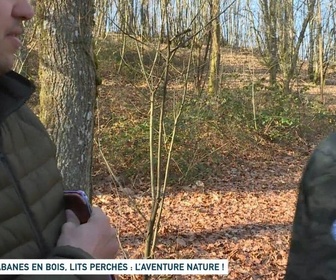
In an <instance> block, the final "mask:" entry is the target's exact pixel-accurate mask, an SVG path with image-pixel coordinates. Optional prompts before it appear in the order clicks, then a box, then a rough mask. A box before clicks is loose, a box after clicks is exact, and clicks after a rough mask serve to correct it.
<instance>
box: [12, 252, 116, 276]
mask: <svg viewBox="0 0 336 280" xmlns="http://www.w3.org/2000/svg"><path fill="white" fill-rule="evenodd" d="M48 259H92V256H91V255H89V254H88V253H86V252H85V251H83V250H81V249H79V248H74V247H71V246H61V247H56V248H54V249H53V251H52V252H51V254H50V255H49V256H48ZM15 280H114V276H110V275H20V276H18V277H17V278H15Z"/></svg>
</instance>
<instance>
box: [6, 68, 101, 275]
mask: <svg viewBox="0 0 336 280" xmlns="http://www.w3.org/2000/svg"><path fill="white" fill-rule="evenodd" d="M33 91H34V86H33V85H32V84H31V83H30V82H29V81H28V80H26V79H25V78H23V77H22V76H20V75H18V74H17V73H15V72H9V73H7V74H5V75H2V76H0V258H7V259H8V258H13V259H16V258H20V259H26V258H27V259H29V258H68V259H69V258H74V259H82V258H91V256H90V255H88V254H87V253H86V252H84V251H82V250H80V249H78V248H73V247H70V246H64V247H56V243H57V239H58V237H59V235H60V232H61V227H62V225H63V224H64V222H65V211H64V202H63V185H62V179H61V176H60V173H59V171H58V169H57V167H56V160H55V146H54V145H53V143H52V142H51V140H50V138H49V136H48V133H47V132H46V130H45V128H44V127H43V125H42V124H41V123H40V121H39V120H38V118H37V117H36V116H35V115H34V114H33V113H32V111H31V110H30V109H29V108H28V107H27V106H26V105H25V102H26V101H27V100H28V99H29V97H30V95H31V94H32V92H33ZM0 261H1V260H0ZM0 279H22V280H28V279H30V280H33V279H46V280H51V279H61V280H75V279H97V280H98V279H107V278H106V276H71V275H64V276H26V275H22V276H4V275H1V272H0Z"/></svg>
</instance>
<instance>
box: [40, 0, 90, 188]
mask: <svg viewBox="0 0 336 280" xmlns="http://www.w3.org/2000/svg"><path fill="white" fill-rule="evenodd" d="M37 15H38V19H39V22H41V25H40V36H41V38H40V40H39V60H40V69H39V76H40V82H41V90H40V105H41V113H40V117H41V119H42V121H43V122H44V124H45V125H46V127H47V128H48V131H49V133H50V135H51V137H52V139H53V140H54V142H55V144H56V147H57V158H58V165H59V168H60V170H61V173H62V175H63V178H64V182H65V186H66V188H69V189H83V190H85V191H86V192H88V194H91V162H92V141H93V124H94V108H95V97H96V72H95V71H96V68H95V64H94V60H93V50H92V29H93V15H94V2H93V0H86V1H80V0H74V1H46V0H45V1H39V2H38V7H37Z"/></svg>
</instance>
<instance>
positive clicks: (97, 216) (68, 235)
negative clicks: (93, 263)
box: [57, 207, 119, 259]
mask: <svg viewBox="0 0 336 280" xmlns="http://www.w3.org/2000/svg"><path fill="white" fill-rule="evenodd" d="M66 216H67V222H66V223H65V224H64V225H63V227H62V233H61V235H60V237H59V239H58V242H57V246H72V247H76V248H80V249H82V250H83V251H85V252H87V253H89V254H90V255H91V256H92V257H94V258H96V259H113V258H115V256H116V254H117V251H118V248H119V243H118V240H117V235H116V230H115V229H114V228H113V227H111V226H110V222H109V218H108V217H107V216H106V215H105V214H104V212H103V211H102V210H101V209H100V208H98V207H93V209H92V215H91V217H90V219H89V220H88V222H87V223H85V224H80V222H79V220H78V218H77V216H76V215H75V213H74V212H72V211H71V210H66Z"/></svg>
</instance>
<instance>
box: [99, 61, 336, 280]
mask: <svg viewBox="0 0 336 280" xmlns="http://www.w3.org/2000/svg"><path fill="white" fill-rule="evenodd" d="M229 59H230V58H228V59H227V63H228V61H229ZM231 59H232V61H237V60H240V61H242V62H243V63H242V65H244V59H242V58H239V59H237V58H235V57H231ZM249 61H251V60H250V59H249ZM245 65H246V64H245ZM232 67H235V68H234V69H235V71H237V72H240V73H242V69H238V68H239V67H238V68H237V65H234V66H232ZM241 67H244V66H241ZM245 67H246V66H245ZM246 72H248V73H250V72H251V68H250V69H246ZM132 90H134V89H132V87H131V86H130V85H125V84H122V83H120V84H119V85H118V84H116V83H114V84H113V85H111V84H109V83H108V82H107V83H105V84H104V83H103V85H102V90H101V91H102V96H101V98H102V100H104V92H109V91H113V92H118V94H119V95H120V96H122V95H123V94H125V96H127V94H129V92H130V91H132ZM330 91H331V92H332V91H334V89H330ZM317 92H318V91H317V90H316V92H314V91H312V92H311V93H312V94H314V93H317ZM332 93H333V92H332ZM118 113H120V114H122V112H121V111H120V112H118ZM317 142H318V139H317V140H316V141H315V143H311V145H308V146H306V147H304V148H303V147H301V146H300V145H299V144H298V145H297V146H295V145H293V146H292V147H290V148H289V147H281V146H279V145H276V144H273V143H267V144H265V145H264V146H263V147H254V148H249V149H246V151H244V152H242V153H240V154H239V157H236V158H235V157H234V156H231V157H228V158H227V160H225V161H223V162H222V163H221V164H220V165H219V167H217V169H216V170H215V171H214V173H213V174H212V175H211V176H208V177H207V179H205V180H201V181H195V182H194V183H191V184H188V185H179V186H170V187H169V189H168V194H167V197H166V201H165V208H164V211H163V218H162V224H161V229H160V233H159V240H158V245H157V250H156V254H155V257H156V258H172V259H175V258H177V259H214V258H216V259H218V258H219V259H228V260H229V271H230V273H229V275H228V276H227V277H223V276H198V277H196V276H160V277H159V276H157V277H155V279H224V278H225V279H237V280H243V279H251V280H252V279H253V280H256V279H265V280H266V279H267V280H272V279H283V276H284V273H285V269H286V263H287V256H288V250H289V241H290V232H291V226H292V221H293V217H294V213H295V204H296V199H297V188H298V183H299V181H300V178H301V175H302V171H303V169H304V166H305V164H306V162H307V159H308V156H309V154H310V153H311V151H312V149H313V148H314V145H316V143H317ZM308 147H309V148H308ZM266 151H267V152H266ZM98 157H99V156H98ZM99 161H100V164H97V165H95V172H96V173H97V174H98V175H96V176H95V177H94V204H96V205H99V206H101V207H102V208H103V209H104V210H105V211H106V212H107V213H108V215H109V216H110V219H111V223H112V224H113V225H115V226H116V228H117V229H118V232H119V236H120V243H121V250H120V254H119V257H120V258H142V256H143V252H144V242H145V237H146V234H145V233H146V226H147V223H146V218H145V217H148V216H149V209H150V203H151V196H150V191H149V185H148V182H146V181H141V180H137V182H136V185H135V184H132V183H128V184H125V185H123V186H116V185H115V183H114V181H113V178H111V176H110V175H109V174H108V172H107V171H106V168H105V170H103V171H102V170H98V169H102V166H104V164H103V163H101V162H102V159H101V158H100V159H99ZM103 169H104V168H103ZM120 279H139V278H137V277H134V276H133V277H131V276H120Z"/></svg>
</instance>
